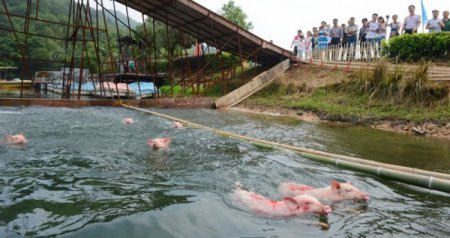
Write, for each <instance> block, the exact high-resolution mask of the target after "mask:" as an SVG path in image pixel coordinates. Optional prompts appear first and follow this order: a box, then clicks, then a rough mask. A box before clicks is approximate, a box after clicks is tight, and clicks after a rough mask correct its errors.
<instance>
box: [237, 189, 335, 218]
mask: <svg viewBox="0 0 450 238" xmlns="http://www.w3.org/2000/svg"><path fill="white" fill-rule="evenodd" d="M231 199H232V201H233V203H234V204H236V205H237V206H239V207H240V208H243V209H246V210H250V211H251V212H252V213H254V214H256V215H260V216H265V217H273V218H276V217H290V216H297V215H303V214H310V213H317V214H320V215H327V214H328V213H330V212H331V208H330V206H328V205H323V204H322V203H320V202H319V201H318V200H317V199H316V198H314V197H312V196H309V195H298V196H295V197H284V198H283V199H282V201H274V200H271V199H268V198H266V197H264V196H262V195H259V194H256V193H255V192H249V191H245V190H242V189H241V188H237V189H236V190H235V191H234V192H233V193H232V194H231Z"/></svg>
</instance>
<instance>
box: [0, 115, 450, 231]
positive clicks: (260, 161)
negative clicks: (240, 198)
mask: <svg viewBox="0 0 450 238" xmlns="http://www.w3.org/2000/svg"><path fill="white" fill-rule="evenodd" d="M158 111H159V112H163V113H167V114H170V115H174V116H178V117H180V118H183V119H187V120H191V121H193V122H197V123H200V124H204V125H207V126H211V127H215V128H219V129H223V130H226V131H231V132H236V133H239V134H244V135H248V136H253V137H256V138H260V139H267V140H273V141H278V142H283V143H287V144H293V145H298V146H303V147H308V148H314V149H319V150H324V151H329V152H335V153H341V154H347V155H354V156H358V157H362V158H366V159H373V160H380V161H384V162H390V163H396V164H402V165H408V166H414V167H419V168H425V169H429V170H433V171H440V172H447V173H448V172H449V171H450V162H449V160H450V158H449V153H448V152H449V148H450V145H449V143H448V142H447V141H442V140H430V139H427V138H416V137H408V136H402V135H395V134H392V133H386V132H380V131H374V130H370V129H366V128H357V127H351V128H350V127H347V128H345V127H336V126H330V125H315V124H309V123H303V122H299V121H296V120H292V119H286V118H274V117H267V116H257V115H252V114H242V113H236V112H220V111H214V110H158ZM128 116H131V117H133V118H134V119H135V120H136V123H135V124H133V125H124V124H122V123H121V120H122V119H123V118H124V117H128ZM171 124H172V122H171V121H168V120H165V119H162V118H159V117H155V116H151V115H147V114H143V113H140V112H135V111H131V110H128V109H122V108H84V109H67V108H46V107H29V108H7V107H3V108H0V125H1V127H0V134H1V135H4V134H6V133H19V132H23V133H24V134H25V136H26V137H27V139H28V145H27V146H26V147H23V148H8V147H0V237H22V236H58V237H299V236H300V237H411V236H415V237H448V236H450V228H448V227H449V222H448V221H449V219H450V199H449V195H448V194H445V193H440V192H435V191H429V190H426V189H421V188H417V187H413V186H409V185H405V184H402V183H397V182H392V181H387V180H384V179H379V178H377V177H375V176H371V175H366V174H363V173H358V172H353V171H348V170H342V169H338V168H335V167H333V166H328V165H323V164H320V163H317V162H313V161H310V160H307V159H305V158H302V157H301V156H299V155H297V154H295V153H292V152H290V151H286V150H265V149H260V148H256V147H254V146H253V145H251V144H248V143H246V142H243V141H239V140H234V139H230V138H224V137H221V136H217V135H216V134H214V133H212V132H209V131H206V130H203V129H194V128H183V129H174V128H172V127H171ZM163 136H170V137H171V138H172V144H171V147H170V148H169V149H167V150H161V151H155V150H151V149H149V148H148V146H147V143H146V140H147V139H149V138H155V137H163ZM332 179H337V180H351V181H352V182H353V184H354V185H355V186H356V187H358V188H359V189H361V190H363V191H366V192H368V193H369V194H370V195H371V200H370V202H368V203H353V202H341V203H333V204H331V205H332V208H333V212H332V213H331V214H330V215H329V216H328V217H327V218H323V217H322V218H319V217H317V216H313V215H311V216H304V217H294V218H287V219H269V218H264V217H258V216H255V215H253V214H251V213H248V212H246V211H243V210H240V209H238V208H236V207H235V206H233V204H232V203H231V202H230V201H229V199H228V195H229V194H230V193H231V192H232V191H233V189H234V188H235V184H236V183H237V182H240V183H241V184H242V186H243V187H244V188H245V189H248V190H253V191H256V192H258V193H260V194H262V195H264V196H267V197H269V198H272V199H280V195H279V193H278V192H277V186H278V185H279V184H280V183H281V182H286V181H294V182H298V183H304V184H309V185H312V186H317V187H324V186H327V184H329V182H330V181H331V180H332ZM319 221H321V222H324V223H328V224H329V229H323V228H321V227H320V226H319V225H318V222H319Z"/></svg>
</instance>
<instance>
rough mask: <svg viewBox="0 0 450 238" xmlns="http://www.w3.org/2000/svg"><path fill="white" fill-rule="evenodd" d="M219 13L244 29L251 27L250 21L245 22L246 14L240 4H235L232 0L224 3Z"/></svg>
mask: <svg viewBox="0 0 450 238" xmlns="http://www.w3.org/2000/svg"><path fill="white" fill-rule="evenodd" d="M219 14H220V15H222V16H223V17H225V18H226V19H228V20H230V21H231V22H233V23H234V24H236V25H238V26H240V27H242V28H244V29H246V30H252V29H253V24H252V22H247V14H245V13H244V11H242V8H241V7H240V6H236V5H235V4H234V1H233V0H230V1H229V2H228V3H226V4H224V5H223V6H222V9H221V10H220V13H219Z"/></svg>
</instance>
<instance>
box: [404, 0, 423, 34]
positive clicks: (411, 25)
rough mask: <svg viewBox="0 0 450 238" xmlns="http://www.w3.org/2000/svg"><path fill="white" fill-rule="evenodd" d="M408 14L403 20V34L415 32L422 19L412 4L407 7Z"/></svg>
mask: <svg viewBox="0 0 450 238" xmlns="http://www.w3.org/2000/svg"><path fill="white" fill-rule="evenodd" d="M408 11H409V16H407V17H406V18H405V21H403V31H404V34H414V33H417V29H419V26H420V24H421V23H422V20H420V15H417V14H415V13H414V12H415V11H416V7H415V6H414V5H410V6H409V7H408Z"/></svg>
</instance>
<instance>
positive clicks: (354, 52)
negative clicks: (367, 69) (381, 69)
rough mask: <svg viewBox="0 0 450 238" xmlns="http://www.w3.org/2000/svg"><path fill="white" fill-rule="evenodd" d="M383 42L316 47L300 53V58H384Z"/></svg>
mask: <svg viewBox="0 0 450 238" xmlns="http://www.w3.org/2000/svg"><path fill="white" fill-rule="evenodd" d="M382 50H383V49H382V44H380V43H378V42H370V43H369V42H361V43H358V44H352V45H349V44H346V45H342V44H340V45H328V46H326V47H317V46H316V47H315V48H314V49H312V50H311V51H306V52H304V54H303V55H300V58H299V59H300V60H303V61H310V62H315V63H317V62H325V63H326V62H355V61H359V62H371V61H377V60H380V59H381V58H382Z"/></svg>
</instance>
